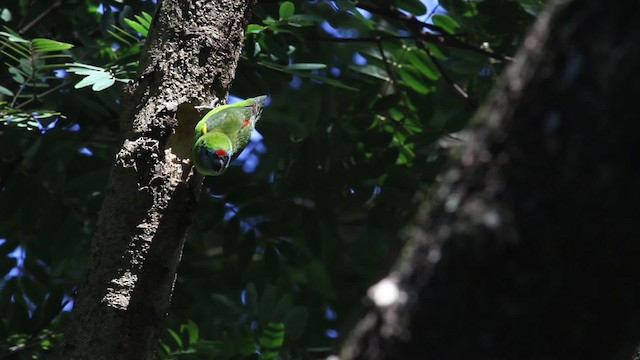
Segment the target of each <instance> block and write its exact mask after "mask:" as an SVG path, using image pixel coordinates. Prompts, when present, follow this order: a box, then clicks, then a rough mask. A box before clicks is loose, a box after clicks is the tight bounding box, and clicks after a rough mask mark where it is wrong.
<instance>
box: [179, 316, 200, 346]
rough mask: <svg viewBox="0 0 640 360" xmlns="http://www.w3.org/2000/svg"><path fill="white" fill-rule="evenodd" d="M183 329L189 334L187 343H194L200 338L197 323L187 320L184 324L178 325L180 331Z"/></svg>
mask: <svg viewBox="0 0 640 360" xmlns="http://www.w3.org/2000/svg"><path fill="white" fill-rule="evenodd" d="M185 330H186V331H187V334H189V345H193V344H196V343H197V342H198V339H199V338H200V331H199V330H198V325H196V323H194V322H193V321H191V320H189V321H188V322H187V323H186V324H182V325H180V332H183V331H185Z"/></svg>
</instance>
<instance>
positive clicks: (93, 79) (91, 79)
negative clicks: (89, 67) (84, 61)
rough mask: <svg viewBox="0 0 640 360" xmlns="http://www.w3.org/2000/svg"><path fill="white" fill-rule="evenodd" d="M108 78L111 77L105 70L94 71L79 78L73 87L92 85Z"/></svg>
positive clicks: (79, 87)
mask: <svg viewBox="0 0 640 360" xmlns="http://www.w3.org/2000/svg"><path fill="white" fill-rule="evenodd" d="M109 78H111V74H109V73H107V72H98V73H94V74H91V75H89V76H87V77H85V78H84V79H82V80H80V81H79V82H78V83H77V84H75V86H74V88H76V89H81V88H83V87H87V86H93V85H95V84H97V83H100V82H102V81H105V80H107V79H109Z"/></svg>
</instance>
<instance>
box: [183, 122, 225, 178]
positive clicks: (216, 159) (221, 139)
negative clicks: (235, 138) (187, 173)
mask: <svg viewBox="0 0 640 360" xmlns="http://www.w3.org/2000/svg"><path fill="white" fill-rule="evenodd" d="M232 156H233V144H232V143H231V140H230V139H229V137H228V136H226V135H225V134H223V133H219V132H213V133H207V134H205V135H203V136H201V137H200V138H199V139H198V141H196V143H195V145H194V146H193V159H194V163H195V165H196V168H197V169H198V171H199V172H200V173H201V174H203V175H208V176H215V175H220V174H222V173H224V172H225V170H227V168H228V167H229V163H230V162H231V157H232Z"/></svg>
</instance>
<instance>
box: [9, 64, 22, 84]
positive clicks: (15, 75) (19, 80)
mask: <svg viewBox="0 0 640 360" xmlns="http://www.w3.org/2000/svg"><path fill="white" fill-rule="evenodd" d="M9 73H10V74H13V76H12V77H11V78H12V79H13V80H14V81H15V82H17V83H20V84H24V82H25V78H24V76H23V75H22V72H21V71H20V70H19V69H18V68H16V67H13V66H10V67H9Z"/></svg>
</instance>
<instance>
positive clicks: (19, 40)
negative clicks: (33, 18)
mask: <svg viewBox="0 0 640 360" xmlns="http://www.w3.org/2000/svg"><path fill="white" fill-rule="evenodd" d="M0 35H2V36H5V37H6V38H7V40H9V41H11V42H15V43H30V41H29V40H25V39H23V38H21V37H20V35H18V34H11V33H8V32H4V31H0Z"/></svg>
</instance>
